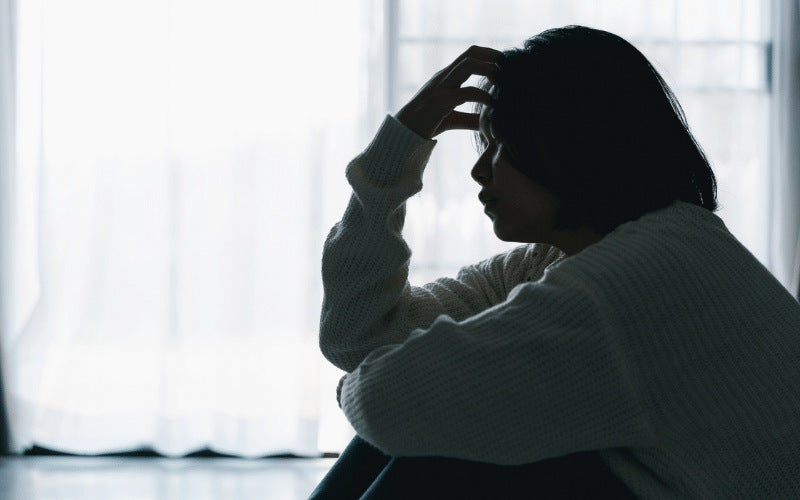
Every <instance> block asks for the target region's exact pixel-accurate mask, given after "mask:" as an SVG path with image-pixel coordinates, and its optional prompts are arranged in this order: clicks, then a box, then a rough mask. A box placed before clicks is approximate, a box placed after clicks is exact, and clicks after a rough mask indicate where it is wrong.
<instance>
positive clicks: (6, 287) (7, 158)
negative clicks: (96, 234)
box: [0, 0, 16, 455]
mask: <svg viewBox="0 0 800 500" xmlns="http://www.w3.org/2000/svg"><path fill="white" fill-rule="evenodd" d="M15 56H16V2H15V0H0V242H2V243H3V244H0V455H2V454H5V453H7V452H8V451H9V426H8V412H7V410H6V392H5V380H6V377H7V373H8V369H7V367H8V363H7V361H6V356H5V349H4V347H5V346H4V345H3V342H2V341H1V340H2V339H3V338H4V337H6V335H7V332H8V330H9V329H10V328H11V325H10V323H9V321H8V318H9V316H10V315H9V309H10V307H11V303H12V301H13V299H12V297H13V293H12V287H11V284H12V283H13V282H14V277H13V275H12V273H13V270H14V266H13V260H12V257H13V254H12V253H11V252H10V251H9V250H10V248H9V245H7V244H5V242H8V241H10V239H11V235H12V234H13V221H14V219H13V216H12V207H13V206H14V199H15V193H14V189H13V185H14V181H13V172H14V163H15V156H16V147H15V137H16V133H15V132H16V130H15V124H16V104H15V103H16V80H15V79H16V57H15Z"/></svg>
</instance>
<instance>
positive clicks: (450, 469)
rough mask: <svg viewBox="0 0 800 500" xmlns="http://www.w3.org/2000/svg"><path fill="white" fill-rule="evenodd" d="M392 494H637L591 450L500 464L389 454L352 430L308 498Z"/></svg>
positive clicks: (370, 499)
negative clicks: (329, 467)
mask: <svg viewBox="0 0 800 500" xmlns="http://www.w3.org/2000/svg"><path fill="white" fill-rule="evenodd" d="M394 498H397V499H400V498H404V499H405V498H408V499H414V500H417V499H425V498H432V499H433V498H435V499H446V498H459V499H462V498H463V499H471V498H476V499H477V498H486V499H504V500H505V499H508V500H513V499H517V498H525V499H530V498H535V499H566V498H576V499H578V498H614V499H635V498H636V497H635V496H634V495H633V493H632V492H631V491H630V490H629V489H628V488H627V486H625V484H624V483H622V481H620V480H619V479H618V478H617V477H616V476H614V474H612V473H611V471H610V470H609V469H608V467H607V466H606V465H605V464H604V463H603V462H602V461H601V460H600V457H599V456H598V455H597V453H594V452H582V453H575V454H572V455H567V456H564V457H558V458H552V459H549V460H542V461H540V462H536V463H531V464H525V465H513V466H504V465H494V464H487V463H481V462H472V461H469V460H459V459H455V458H441V457H398V458H392V457H390V456H387V455H384V454H383V453H381V451H380V450H378V449H377V448H374V447H373V446H372V445H370V444H369V443H367V442H366V441H364V440H363V439H361V438H360V437H359V436H356V437H355V438H353V440H352V441H351V442H350V444H349V445H348V446H347V448H345V450H344V452H342V454H341V456H340V457H339V459H338V460H337V461H336V463H335V464H333V467H332V468H331V470H330V471H329V472H328V474H327V475H326V476H325V477H324V478H323V479H322V482H320V484H319V485H318V486H317V488H316V489H315V490H314V492H313V493H312V494H311V497H309V500H328V499H331V500H333V499H335V500H350V499H352V500H358V499H361V500H375V499H394Z"/></svg>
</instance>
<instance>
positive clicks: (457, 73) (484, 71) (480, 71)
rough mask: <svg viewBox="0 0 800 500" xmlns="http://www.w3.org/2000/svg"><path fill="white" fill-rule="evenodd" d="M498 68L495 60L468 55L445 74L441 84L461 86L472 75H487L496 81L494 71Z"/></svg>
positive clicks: (492, 80) (490, 79)
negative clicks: (484, 59)
mask: <svg viewBox="0 0 800 500" xmlns="http://www.w3.org/2000/svg"><path fill="white" fill-rule="evenodd" d="M496 70H497V65H496V64H495V63H493V62H489V61H482V60H480V59H475V58H474V57H467V58H466V59H462V60H461V62H459V63H458V64H457V65H456V66H455V67H454V68H453V69H451V70H450V72H449V73H447V74H446V75H445V77H444V78H443V79H442V81H441V85H442V86H445V87H460V86H461V84H462V83H464V82H465V81H467V79H468V78H469V77H470V76H472V75H481V76H485V77H487V78H488V79H489V81H490V82H492V83H494V72H495V71H496Z"/></svg>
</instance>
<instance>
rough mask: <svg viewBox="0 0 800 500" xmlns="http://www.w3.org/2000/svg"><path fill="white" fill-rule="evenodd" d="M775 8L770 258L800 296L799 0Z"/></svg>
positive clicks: (776, 1)
mask: <svg viewBox="0 0 800 500" xmlns="http://www.w3.org/2000/svg"><path fill="white" fill-rule="evenodd" d="M773 9H774V11H775V15H774V16H773V18H772V23H773V27H772V31H773V33H774V36H773V44H774V48H773V58H772V66H773V70H774V77H773V79H772V90H773V102H772V130H773V131H774V133H773V134H772V137H771V140H772V144H771V146H772V148H771V150H772V162H771V166H772V172H771V179H772V192H773V196H772V197H771V198H770V201H771V210H772V217H771V219H770V222H771V224H770V230H771V231H770V242H771V249H772V254H771V258H772V259H771V263H772V267H773V268H774V271H773V272H774V273H775V275H776V276H777V277H778V279H779V280H780V281H781V282H782V283H784V284H785V285H786V286H787V288H788V289H789V291H790V292H792V295H794V296H795V297H797V298H798V299H800V2H796V1H792V0H773Z"/></svg>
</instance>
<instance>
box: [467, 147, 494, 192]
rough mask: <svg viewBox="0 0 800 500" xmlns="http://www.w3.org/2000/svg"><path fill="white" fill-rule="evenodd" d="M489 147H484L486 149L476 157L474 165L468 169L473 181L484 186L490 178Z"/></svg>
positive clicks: (490, 155) (490, 158) (490, 154)
mask: <svg viewBox="0 0 800 500" xmlns="http://www.w3.org/2000/svg"><path fill="white" fill-rule="evenodd" d="M491 149H492V148H486V150H485V151H484V152H483V153H482V154H481V155H480V156H479V157H478V161H476V162H475V165H474V166H473V167H472V170H471V171H470V175H472V178H473V179H475V182H477V183H478V184H480V185H481V186H485V185H486V184H488V183H489V181H490V180H492V153H491Z"/></svg>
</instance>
